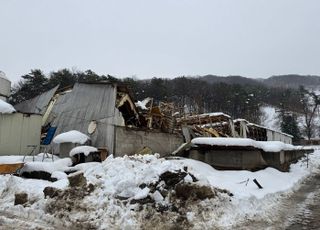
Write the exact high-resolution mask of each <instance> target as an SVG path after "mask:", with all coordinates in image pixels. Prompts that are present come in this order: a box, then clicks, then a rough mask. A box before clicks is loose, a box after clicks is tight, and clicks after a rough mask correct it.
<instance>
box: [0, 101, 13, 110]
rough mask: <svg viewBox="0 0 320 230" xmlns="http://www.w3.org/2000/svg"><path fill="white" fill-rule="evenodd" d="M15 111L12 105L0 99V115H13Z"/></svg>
mask: <svg viewBox="0 0 320 230" xmlns="http://www.w3.org/2000/svg"><path fill="white" fill-rule="evenodd" d="M14 112H16V110H15V109H14V108H13V106H12V105H10V104H9V103H7V102H5V101H3V100H2V99H0V113H14Z"/></svg>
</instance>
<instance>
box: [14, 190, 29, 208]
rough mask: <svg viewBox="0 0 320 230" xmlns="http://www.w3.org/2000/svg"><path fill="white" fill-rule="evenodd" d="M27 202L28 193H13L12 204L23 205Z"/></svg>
mask: <svg viewBox="0 0 320 230" xmlns="http://www.w3.org/2000/svg"><path fill="white" fill-rule="evenodd" d="M27 202H28V194H27V193H24V192H23V193H16V194H14V205H18V204H21V205H24V204H26V203H27Z"/></svg>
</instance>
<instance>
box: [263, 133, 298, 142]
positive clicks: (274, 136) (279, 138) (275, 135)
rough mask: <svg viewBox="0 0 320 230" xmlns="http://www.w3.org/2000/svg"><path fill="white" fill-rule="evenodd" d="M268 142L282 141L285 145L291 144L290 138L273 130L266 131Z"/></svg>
mask: <svg viewBox="0 0 320 230" xmlns="http://www.w3.org/2000/svg"><path fill="white" fill-rule="evenodd" d="M267 140H268V141H282V142H284V143H286V144H292V138H291V137H289V136H286V135H283V134H282V133H278V132H275V131H273V130H267Z"/></svg>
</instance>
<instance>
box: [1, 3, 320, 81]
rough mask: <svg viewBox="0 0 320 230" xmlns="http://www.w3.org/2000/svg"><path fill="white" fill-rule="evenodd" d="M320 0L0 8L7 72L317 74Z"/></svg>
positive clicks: (8, 5)
mask: <svg viewBox="0 0 320 230" xmlns="http://www.w3.org/2000/svg"><path fill="white" fill-rule="evenodd" d="M319 12H320V1H319V0H300V1H297V0H264V1H262V0H233V1H231V0H220V1H216V0H193V1H192V0H190V1H189V0H158V1H154V0H138V1H135V0H114V1H106V0H100V1H98V0H87V1H84V0H54V1H53V0H52V1H49V0H28V1H26V0H20V1H18V0H0V29H1V30H0V70H2V71H4V72H5V73H6V74H7V76H8V77H9V78H10V79H11V80H12V81H17V79H19V77H20V76H21V75H23V74H26V73H28V72H29V71H30V70H31V69H34V68H39V69H41V70H43V71H44V72H45V73H48V72H50V71H53V70H58V69H61V68H74V69H78V70H86V69H92V70H93V71H95V72H97V73H99V74H111V75H114V76H117V77H130V76H136V77H139V78H150V77H175V76H181V75H204V74H216V75H235V74H237V75H243V76H247V77H252V78H256V77H268V76H271V75H275V74H287V73H298V74H317V75H320V13H319Z"/></svg>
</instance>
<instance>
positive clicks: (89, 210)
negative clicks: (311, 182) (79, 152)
mask: <svg viewBox="0 0 320 230" xmlns="http://www.w3.org/2000/svg"><path fill="white" fill-rule="evenodd" d="M9 158H10V157H9ZM9 158H8V157H0V162H8V159H9ZM11 158H12V159H11V161H10V162H12V160H13V158H14V157H11ZM37 159H38V160H40V159H41V160H42V158H41V156H40V157H38V158H37ZM67 161H68V160H66V159H61V160H60V161H59V160H56V162H60V163H50V161H49V160H47V162H46V163H45V164H51V166H50V167H49V168H51V171H52V172H53V173H55V174H58V173H57V172H59V170H63V169H64V168H63V167H61V165H63V166H67V167H69V164H67V163H66V162H67ZM29 164H30V165H32V164H34V162H31V163H29ZM36 164H41V163H39V162H38V163H36ZM319 167H320V150H316V151H315V152H314V153H312V154H310V155H309V158H308V167H307V161H306V159H302V160H300V161H299V162H297V163H296V164H293V165H291V168H290V171H289V172H280V171H278V170H276V169H273V168H267V169H264V170H260V171H257V172H250V171H245V170H241V171H222V170H216V169H214V168H212V167H211V166H209V165H207V164H205V163H203V162H200V161H196V160H191V159H184V158H174V159H163V158H158V156H157V155H145V156H131V157H127V156H125V157H119V158H113V157H112V156H110V157H108V158H107V159H106V160H105V161H104V162H102V163H85V164H80V165H77V166H75V167H73V169H77V170H81V171H82V172H83V173H84V176H85V178H86V180H87V184H88V185H89V184H92V188H93V189H92V188H90V186H87V187H81V188H70V187H68V184H69V182H68V179H67V178H66V177H64V176H61V177H59V175H58V176H57V177H56V178H58V181H56V182H49V181H43V180H35V179H23V178H20V177H15V176H12V175H1V176H0V207H1V211H0V214H1V215H2V214H3V217H0V228H1V227H2V226H1V224H2V223H3V226H6V224H9V222H10V221H9V218H6V215H9V214H10V215H13V214H14V215H15V216H16V218H18V219H19V215H22V217H21V218H24V215H28V216H29V217H31V219H32V218H34V219H37V218H38V219H41V221H42V224H43V222H45V223H46V224H47V227H52V226H57V224H59V225H60V226H61V224H62V226H64V227H70V229H72V226H75V223H81V224H82V225H81V226H83V227H84V228H91V227H92V228H100V229H106V228H121V229H137V228H143V229H147V228H148V227H149V228H150V227H158V228H169V227H174V226H175V225H174V224H175V223H178V224H179V225H181V226H182V227H183V226H184V227H188V228H194V229H201V228H204V229H205V228H206V227H207V226H214V227H219V228H222V229H224V228H230V229H231V228H232V227H233V226H235V225H236V224H237V223H239V222H241V221H247V220H250V218H255V219H256V218H272V217H273V215H274V214H273V213H274V210H276V209H277V203H278V202H279V201H280V200H281V199H283V198H284V197H286V196H290V194H292V193H293V192H294V191H295V189H297V188H299V186H300V184H301V182H302V181H303V180H304V179H305V178H306V177H308V176H310V175H312V174H315V173H319ZM70 168H71V167H70ZM167 172H174V173H176V176H182V177H181V178H182V180H181V181H180V182H179V184H181V183H182V184H186V185H192V186H198V187H199V188H200V187H201V186H205V187H207V188H212V189H213V191H215V192H214V194H215V196H213V197H211V198H207V199H187V200H183V201H179V199H180V198H179V199H176V198H175V192H176V193H177V192H178V191H177V190H176V191H173V193H171V192H170V191H171V190H170V188H169V187H170V186H169V182H170V180H168V181H167V182H164V181H166V179H164V175H165V174H166V173H167ZM194 178H196V179H197V180H198V181H196V180H194ZM175 179H176V178H175ZM253 179H256V180H257V181H258V182H259V183H260V184H261V185H262V186H263V189H259V188H258V187H257V186H256V185H255V184H254V182H253ZM166 183H167V184H166ZM48 186H50V187H55V188H58V189H60V190H59V191H60V193H59V196H58V197H53V198H48V197H47V198H44V194H43V190H44V188H45V187H48ZM187 188H188V186H187ZM216 188H220V189H226V190H228V191H229V192H231V193H232V194H233V196H230V194H228V193H227V192H223V191H222V190H219V189H216ZM89 190H90V191H89ZM87 191H89V192H87ZM190 191H192V190H189V192H190ZM20 192H25V193H27V194H28V196H29V201H28V203H27V204H26V205H24V206H22V205H16V206H14V194H15V193H20ZM186 193H188V191H186ZM190 194H191V193H190ZM193 198H194V197H193ZM8 213H9V214H8ZM19 213H21V214H19ZM26 213H28V214H26ZM1 215H0V216H1ZM39 221H40V220H39ZM179 221H181V222H179ZM35 224H36V222H35ZM39 226H40V225H39ZM33 227H37V225H35V226H33ZM78 227H79V226H78Z"/></svg>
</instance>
